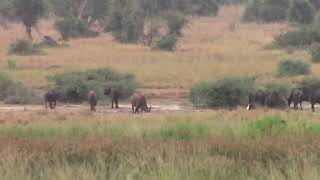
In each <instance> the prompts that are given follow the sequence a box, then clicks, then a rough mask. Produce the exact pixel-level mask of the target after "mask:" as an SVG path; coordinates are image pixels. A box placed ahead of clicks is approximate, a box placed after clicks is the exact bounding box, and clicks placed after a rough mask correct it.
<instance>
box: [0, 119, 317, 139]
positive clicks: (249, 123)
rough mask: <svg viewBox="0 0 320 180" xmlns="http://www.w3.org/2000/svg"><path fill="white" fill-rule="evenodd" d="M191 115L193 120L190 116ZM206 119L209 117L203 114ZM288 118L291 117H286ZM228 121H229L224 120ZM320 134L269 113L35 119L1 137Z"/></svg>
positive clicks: (5, 128) (3, 128) (0, 131)
mask: <svg viewBox="0 0 320 180" xmlns="http://www.w3.org/2000/svg"><path fill="white" fill-rule="evenodd" d="M190 118H191V119H190ZM204 118H206V117H204ZM287 118H288V117H287ZM225 121H226V120H225ZM279 134H280V135H283V136H290V135H293V134H298V135H301V134H306V135H310V134H312V135H320V123H317V122H315V121H308V120H304V119H302V118H300V117H297V119H294V120H290V119H286V118H285V117H281V116H266V117H262V118H257V119H256V120H244V121H239V122H237V121H230V122H217V121H214V120H210V118H209V119H205V120H202V121H201V120H192V117H190V116H188V115H186V116H181V117H179V116H165V117H164V119H154V120H153V119H149V118H142V119H139V118H138V119H135V120H132V121H131V120H130V121H119V122H117V121H85V122H84V121H80V120H71V121H67V122H55V121H46V122H32V123H29V124H17V123H5V124H2V125H0V136H4V137H30V138H40V139H48V138H51V139H52V138H53V139H55V138H66V139H85V138H91V137H97V136H111V137H115V138H124V137H139V138H149V139H162V140H177V141H190V140H193V139H203V138H208V137H212V136H222V137H225V138H236V137H243V138H250V139H252V138H253V139H255V138H263V137H266V136H273V135H279Z"/></svg>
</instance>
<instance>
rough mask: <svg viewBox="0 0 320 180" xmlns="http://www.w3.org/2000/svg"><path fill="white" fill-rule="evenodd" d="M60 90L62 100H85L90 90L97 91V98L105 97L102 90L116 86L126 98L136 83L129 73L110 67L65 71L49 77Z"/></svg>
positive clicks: (78, 101)
mask: <svg viewBox="0 0 320 180" xmlns="http://www.w3.org/2000/svg"><path fill="white" fill-rule="evenodd" d="M49 80H50V81H53V82H54V84H55V87H56V89H57V90H58V91H59V92H60V99H61V100H62V101H64V102H77V103H80V102H82V101H85V100H87V94H88V92H89V91H90V90H94V91H95V92H96V93H97V96H98V98H99V99H105V98H106V97H105V96H104V94H103V92H104V89H105V88H107V87H115V88H118V89H119V90H120V92H121V95H122V96H121V98H128V97H129V96H130V95H131V94H132V93H133V92H134V90H135V88H136V83H135V81H134V77H133V75H131V74H121V73H117V72H115V71H113V70H110V69H96V70H88V71H74V72H65V73H62V74H58V75H55V76H53V77H50V78H49Z"/></svg>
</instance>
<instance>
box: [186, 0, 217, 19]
mask: <svg viewBox="0 0 320 180" xmlns="http://www.w3.org/2000/svg"><path fill="white" fill-rule="evenodd" d="M190 9H192V12H190V13H194V14H197V15H202V16H208V15H217V13H218V10H219V6H218V3H217V1H216V0H194V1H193V5H192V7H191V8H188V10H190Z"/></svg>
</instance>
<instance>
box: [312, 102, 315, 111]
mask: <svg viewBox="0 0 320 180" xmlns="http://www.w3.org/2000/svg"><path fill="white" fill-rule="evenodd" d="M314 104H315V103H311V109H312V112H316V110H315V108H314Z"/></svg>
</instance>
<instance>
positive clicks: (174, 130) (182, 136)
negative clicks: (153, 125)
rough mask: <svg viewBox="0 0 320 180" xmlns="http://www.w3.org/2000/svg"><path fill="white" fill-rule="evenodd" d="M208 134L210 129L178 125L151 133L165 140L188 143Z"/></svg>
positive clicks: (185, 124) (199, 126)
mask: <svg viewBox="0 0 320 180" xmlns="http://www.w3.org/2000/svg"><path fill="white" fill-rule="evenodd" d="M209 134H210V129H209V128H208V127H206V126H204V125H201V124H190V123H178V124H176V125H174V126H165V127H161V128H160V129H159V130H157V131H156V132H154V133H153V135H155V136H159V137H160V138H163V139H165V140H178V141H179V140H183V141H189V140H191V139H194V138H198V137H205V136H208V135H209Z"/></svg>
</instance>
